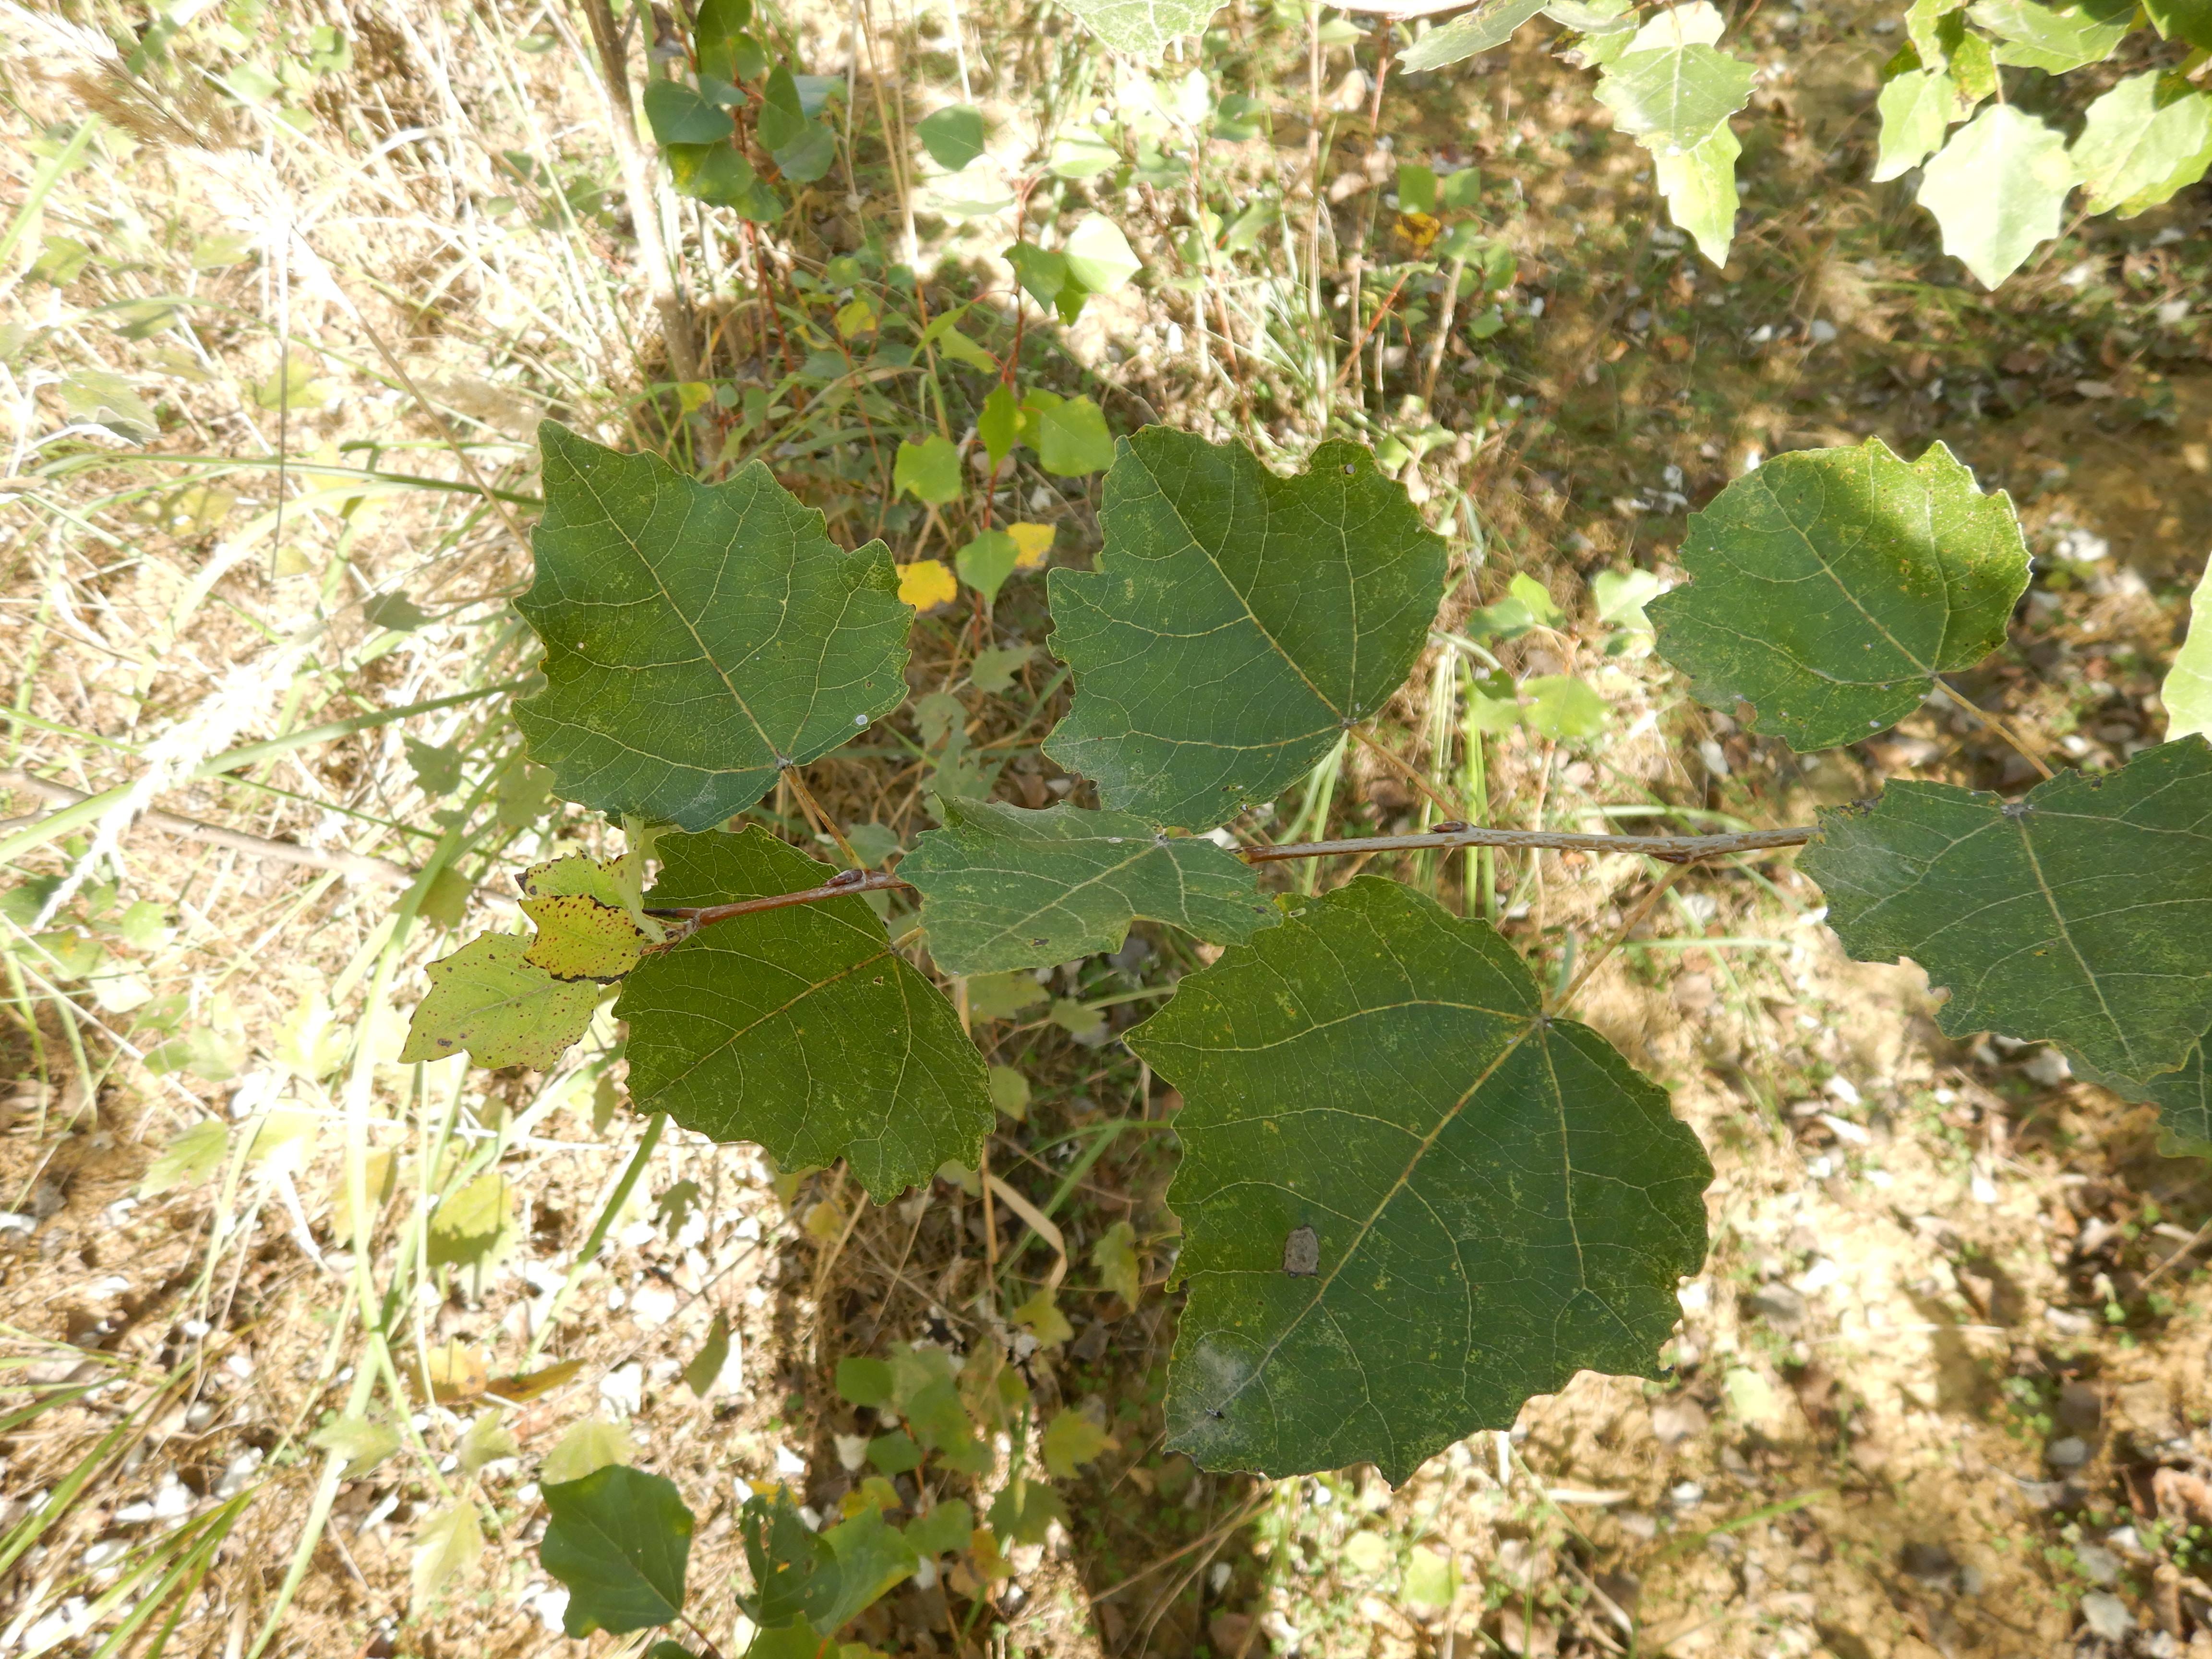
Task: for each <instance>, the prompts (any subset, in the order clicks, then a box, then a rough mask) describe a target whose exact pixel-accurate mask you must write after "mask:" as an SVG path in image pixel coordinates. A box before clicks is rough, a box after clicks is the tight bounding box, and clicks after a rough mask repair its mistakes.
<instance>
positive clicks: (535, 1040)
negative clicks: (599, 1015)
mask: <svg viewBox="0 0 2212 1659" xmlns="http://www.w3.org/2000/svg"><path fill="white" fill-rule="evenodd" d="M529 948H530V947H529V945H528V943H527V942H526V941H525V940H523V939H517V938H516V937H515V936H514V935H513V934H512V933H483V934H479V935H478V936H477V938H475V939H471V940H470V941H469V942H468V943H467V944H466V945H463V946H461V948H460V949H459V950H458V951H454V952H453V954H452V955H451V956H447V957H440V958H439V959H438V960H437V961H435V962H434V963H431V964H430V965H429V966H428V968H427V969H424V971H425V972H426V973H428V975H429V976H430V990H429V994H428V995H427V996H425V997H424V998H423V999H422V1001H421V1002H420V1003H418V1004H417V1005H416V1009H415V1016H414V1018H412V1019H411V1020H410V1021H409V1022H408V1026H407V1044H406V1046H405V1047H404V1048H402V1049H400V1051H399V1058H400V1060H401V1061H402V1062H403V1063H404V1064H412V1063H413V1062H414V1061H416V1060H443V1059H445V1058H446V1056H447V1055H448V1054H459V1053H460V1052H461V1051H462V1050H463V1049H466V1050H467V1051H468V1053H469V1055H470V1057H471V1059H473V1060H475V1061H476V1063H477V1065H479V1066H493V1067H497V1066H530V1067H531V1068H532V1069H533V1070H535V1071H540V1072H550V1071H551V1070H552V1069H553V1067H554V1066H556V1065H558V1064H559V1063H560V1060H561V1056H562V1054H565V1053H567V1052H568V1048H570V1046H571V1045H572V1044H574V1042H575V1041H576V1039H577V1038H579V1037H580V1036H583V1035H584V1031H585V1028H586V1027H587V1026H589V1025H590V1024H591V1023H592V1009H594V1008H596V1007H597V1006H599V996H600V987H599V985H598V984H597V983H595V982H594V981H590V980H580V981H568V980H558V979H556V978H554V977H553V975H550V974H549V973H547V972H546V971H545V970H544V969H543V968H539V967H537V966H535V965H533V964H532V963H529V962H527V961H526V960H525V959H524V957H525V954H526V952H527V951H528V950H529Z"/></svg>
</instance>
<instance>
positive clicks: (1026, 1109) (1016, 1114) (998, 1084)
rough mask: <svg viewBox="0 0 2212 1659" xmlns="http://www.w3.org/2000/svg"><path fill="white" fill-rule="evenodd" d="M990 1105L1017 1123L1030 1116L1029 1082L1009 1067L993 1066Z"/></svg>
mask: <svg viewBox="0 0 2212 1659" xmlns="http://www.w3.org/2000/svg"><path fill="white" fill-rule="evenodd" d="M990 1090H991V1104H992V1105H994V1106H995V1107H996V1108H998V1109H999V1110H1000V1111H1002V1112H1004V1113H1005V1114H1006V1115H1007V1116H1008V1117H1010V1118H1012V1119H1013V1120H1014V1121H1015V1122H1017V1123H1019V1122H1022V1121H1024V1120H1025V1119H1026V1118H1027V1117H1028V1116H1029V1115H1030V1080H1029V1079H1027V1078H1025V1077H1024V1076H1023V1075H1022V1074H1021V1073H1019V1072H1018V1071H1017V1070H1015V1069H1014V1067H1012V1066H993V1067H991V1076H990Z"/></svg>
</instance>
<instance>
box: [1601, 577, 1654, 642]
mask: <svg viewBox="0 0 2212 1659" xmlns="http://www.w3.org/2000/svg"><path fill="white" fill-rule="evenodd" d="M1665 591H1666V589H1665V588H1664V587H1663V586H1661V584H1660V580H1659V579H1658V578H1657V577H1656V576H1655V575H1653V574H1651V573H1650V571H1648V570H1638V569H1634V568H1631V569H1627V570H1601V571H1599V572H1598V573H1597V574H1596V575H1595V576H1593V577H1591V578H1590V597H1591V598H1592V599H1595V600H1596V601H1597V619H1598V620H1599V621H1600V622H1601V623H1611V624H1612V625H1613V626H1614V627H1615V628H1626V629H1632V630H1634V631H1635V632H1637V633H1638V634H1649V633H1650V632H1651V618H1650V617H1647V616H1645V615H1644V606H1645V605H1649V604H1650V603H1651V601H1652V600H1654V599H1657V598H1658V597H1659V596H1660V594H1661V593H1662V592H1665Z"/></svg>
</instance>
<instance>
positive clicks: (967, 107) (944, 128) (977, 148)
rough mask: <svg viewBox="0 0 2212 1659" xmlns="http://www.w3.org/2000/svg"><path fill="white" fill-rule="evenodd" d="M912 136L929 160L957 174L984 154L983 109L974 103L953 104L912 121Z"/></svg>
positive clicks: (948, 171)
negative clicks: (919, 142) (925, 152)
mask: <svg viewBox="0 0 2212 1659" xmlns="http://www.w3.org/2000/svg"><path fill="white" fill-rule="evenodd" d="M914 133H915V137H917V138H919V139H921V147H922V148H923V149H926V150H927V151H928V152H929V159H930V160H931V161H934V162H936V163H937V165H938V166H939V167H943V168H944V169H945V171H946V172H947V173H957V172H959V171H960V170H961V169H962V168H963V167H966V166H967V165H968V164H969V162H970V161H974V160H975V158H976V157H977V156H979V155H981V154H982V153H983V144H984V136H983V112H982V111H981V110H979V109H977V108H976V107H975V106H974V105H973V104H952V105H949V106H946V107H945V108H944V109H941V110H939V111H938V112H937V113H936V114H934V115H930V116H925V117H924V118H922V119H921V120H920V121H918V122H916V123H915V129H914Z"/></svg>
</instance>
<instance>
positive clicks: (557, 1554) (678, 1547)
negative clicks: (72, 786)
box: [538, 1463, 694, 1637]
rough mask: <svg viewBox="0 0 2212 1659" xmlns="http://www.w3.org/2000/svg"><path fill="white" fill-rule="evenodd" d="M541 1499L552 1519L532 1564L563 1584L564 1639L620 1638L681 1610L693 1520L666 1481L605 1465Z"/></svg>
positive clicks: (549, 1489)
mask: <svg viewBox="0 0 2212 1659" xmlns="http://www.w3.org/2000/svg"><path fill="white" fill-rule="evenodd" d="M543 1495H544V1499H545V1507H546V1508H547V1509H548V1510H551V1511H552V1514H553V1519H552V1521H551V1522H550V1524H549V1525H548V1526H547V1527H546V1528H545V1538H544V1542H542V1543H540V1544H539V1545H538V1560H539V1561H540V1562H542V1563H543V1564H544V1568H545V1571H547V1572H549V1573H550V1574H551V1575H552V1576H553V1577H555V1578H556V1579H558V1580H559V1581H560V1582H561V1583H562V1584H564V1585H565V1586H567V1587H568V1611H567V1612H566V1613H563V1614H562V1620H561V1627H562V1630H564V1631H565V1632H568V1634H569V1635H570V1636H572V1637H580V1636H589V1635H590V1634H591V1633H592V1632H593V1631H595V1630H603V1631H605V1632H607V1634H609V1635H610V1636H621V1635H623V1634H624V1633H626V1632H629V1631H634V1630H650V1629H652V1628H653V1626H655V1625H665V1624H667V1623H668V1622H669V1621H670V1620H672V1619H674V1618H675V1617H676V1615H677V1614H678V1613H680V1612H682V1611H683V1609H684V1572H685V1570H686V1569H687V1568H688V1567H689V1565H690V1560H691V1529H692V1527H693V1525H694V1522H693V1518H692V1515H691V1511H690V1510H689V1509H687V1508H686V1507H685V1506H684V1498H683V1495H682V1494H681V1493H680V1492H678V1491H677V1490H676V1487H675V1485H674V1483H673V1482H671V1481H668V1480H662V1479H661V1478H660V1476H659V1475H657V1474H646V1473H645V1471H644V1470H642V1469H634V1468H629V1466H628V1465H627V1464H623V1463H610V1464H609V1465H607V1467H606V1468H602V1469H595V1470H593V1471H592V1473H591V1474H587V1475H586V1476H585V1477H584V1478H583V1479H582V1480H568V1481H558V1482H556V1483H555V1484H553V1485H551V1486H546V1487H545V1488H544V1490H543Z"/></svg>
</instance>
